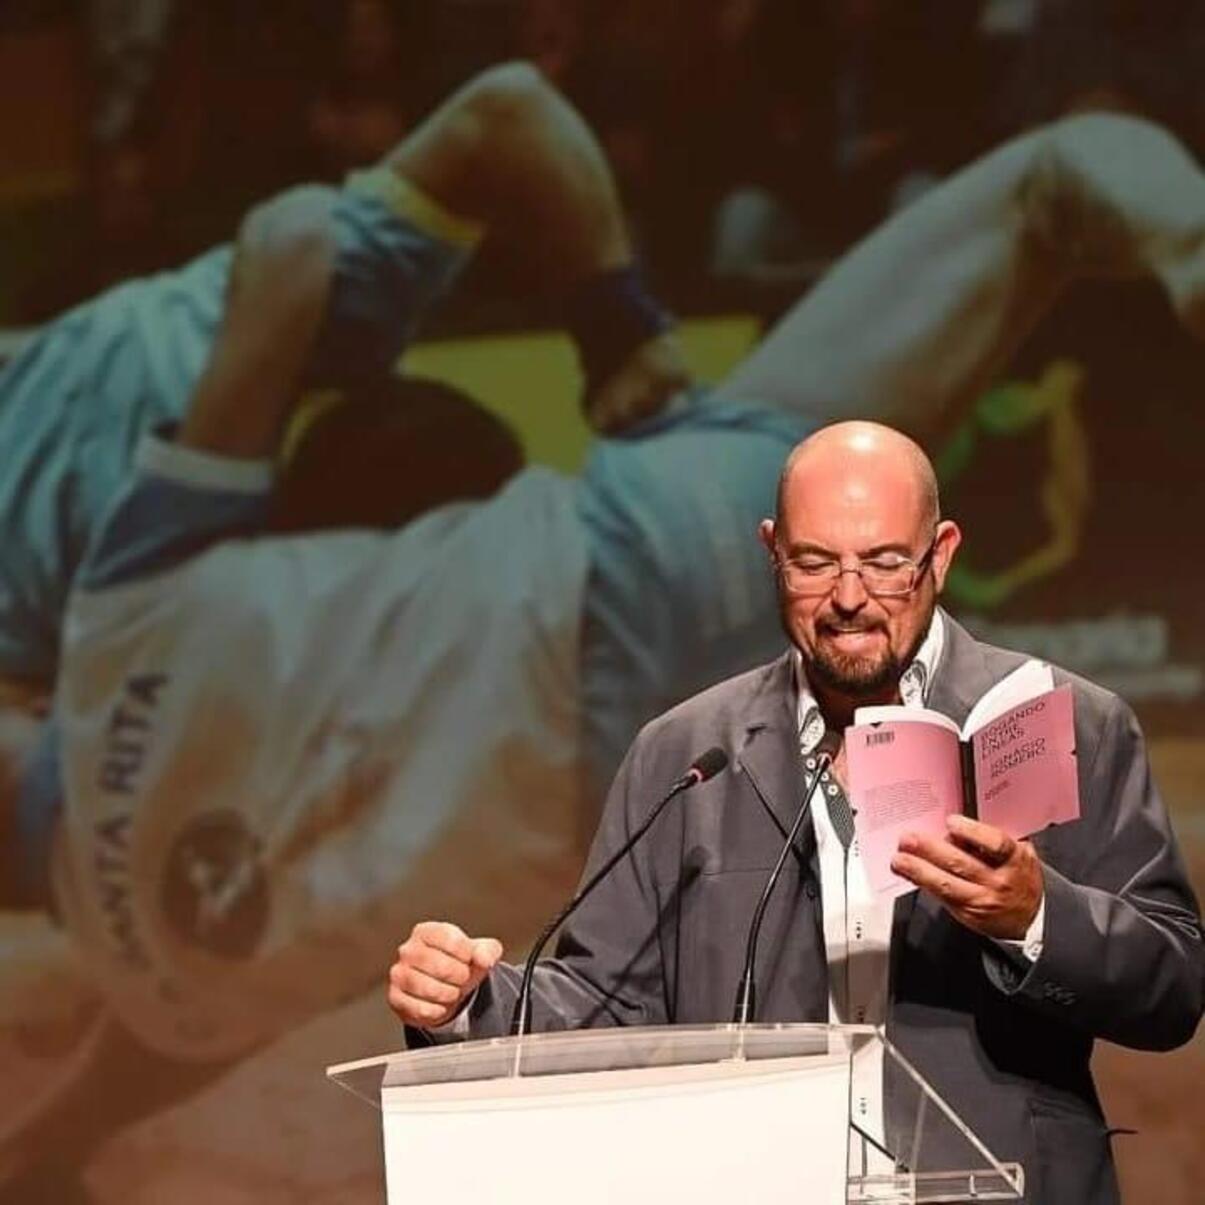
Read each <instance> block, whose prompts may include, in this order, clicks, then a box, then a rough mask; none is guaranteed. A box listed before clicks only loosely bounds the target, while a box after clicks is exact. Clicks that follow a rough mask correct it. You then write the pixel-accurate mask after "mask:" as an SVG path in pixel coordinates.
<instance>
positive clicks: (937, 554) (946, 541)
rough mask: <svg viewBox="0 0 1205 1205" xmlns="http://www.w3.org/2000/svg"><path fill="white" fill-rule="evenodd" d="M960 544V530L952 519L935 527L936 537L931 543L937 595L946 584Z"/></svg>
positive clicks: (944, 520)
mask: <svg viewBox="0 0 1205 1205" xmlns="http://www.w3.org/2000/svg"><path fill="white" fill-rule="evenodd" d="M961 543H962V529H961V528H960V527H959V526H958V524H957V523H955V522H954V520H953V519H943V520H942V521H941V522H940V523H939V524H938V525H937V535H936V537H935V538H934V541H933V580H934V581H935V582H936V583H937V592H938V594H940V593H941V591H942V588H943V587H944V586H945V584H946V574H947V573H949V571H950V565H951V564H952V563H953V561H954V554H955V553H956V552H957V551H958V545H959V544H961Z"/></svg>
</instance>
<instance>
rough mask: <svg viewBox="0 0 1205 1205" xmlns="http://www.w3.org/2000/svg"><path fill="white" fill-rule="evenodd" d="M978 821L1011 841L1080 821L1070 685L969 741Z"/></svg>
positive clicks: (1030, 703) (1001, 719)
mask: <svg viewBox="0 0 1205 1205" xmlns="http://www.w3.org/2000/svg"><path fill="white" fill-rule="evenodd" d="M971 746H972V749H973V751H974V753H973V756H974V763H975V798H976V806H977V807H978V809H979V819H980V820H982V821H983V822H984V824H992V825H995V826H996V827H997V828H1002V829H1003V830H1004V831H1005V832H1006V833H1008V834H1009V835H1010V836H1013V837H1028V836H1029V835H1030V834H1031V833H1036V832H1040V831H1041V830H1042V829H1044V828H1046V827H1047V825H1051V824H1062V823H1064V822H1065V821H1068V820H1078V819H1079V773H1078V769H1077V766H1076V760H1075V716H1074V702H1073V699H1072V694H1071V687H1070V686H1060V687H1059V688H1058V689H1057V690H1052V691H1047V692H1046V693H1045V694H1042V695H1038V696H1037V698H1033V699H1029V700H1027V701H1026V702H1023V703H1021V704H1020V705H1019V706H1017V707H1014V708H1013V709H1012V710H1010V711H1007V712H1005V713H1004V714H1003V715H1001V716H1000V717H999V718H998V719H995V720H992V721H991V722H990V723H988V724H987V725H986V726H984V727H983V728H981V729H980V730H979V731H978V732H977V733H975V734H974V735H973V736H972V738H971Z"/></svg>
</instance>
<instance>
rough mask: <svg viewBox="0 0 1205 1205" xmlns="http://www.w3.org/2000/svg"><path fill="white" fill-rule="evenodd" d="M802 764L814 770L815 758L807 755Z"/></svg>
mask: <svg viewBox="0 0 1205 1205" xmlns="http://www.w3.org/2000/svg"><path fill="white" fill-rule="evenodd" d="M804 764H805V765H806V766H807V768H808V769H809V770H814V769H815V768H816V759H815V758H814V757H809V758H808V759H807V761H806V762H805V763H804Z"/></svg>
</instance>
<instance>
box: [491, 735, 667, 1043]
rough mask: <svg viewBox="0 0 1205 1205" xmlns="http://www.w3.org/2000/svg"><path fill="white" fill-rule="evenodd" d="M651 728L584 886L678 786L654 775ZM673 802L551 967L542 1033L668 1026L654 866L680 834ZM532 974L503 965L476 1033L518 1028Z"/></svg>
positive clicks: (628, 766) (541, 1000) (540, 980)
mask: <svg viewBox="0 0 1205 1205" xmlns="http://www.w3.org/2000/svg"><path fill="white" fill-rule="evenodd" d="M650 743H651V742H650V741H649V739H648V730H647V729H646V730H645V731H644V732H642V733H641V734H640V736H639V737H637V739H636V741H635V742H634V744H633V745H632V748H631V749H630V750H629V752H628V755H627V757H626V758H625V759H624V762H623V765H622V766H621V767H620V769H619V773H618V774H617V775H616V778H615V782H614V784H613V786H612V787H611V791H610V794H609V795H608V797H607V802H606V805H605V807H604V809H603V816H602V820H601V823H600V825H599V829H598V833H597V834H596V836H595V838H594V844H593V846H592V848H591V851H590V857H589V859H588V861H587V864H586V869H585V872H584V874H583V881H584V880H585V879H586V878H588V877H589V876H590V875H591V874H593V873H594V870H595V868H596V867H597V866H599V865H601V864H602V863H603V862H604V861H605V860H606V859H607V858H608V857H610V856H611V854H612V853H613V851H614V850H616V849H618V848H619V847H620V846H621V845H622V844H623V842H624V841H626V840H627V839H628V837H629V835H630V834H631V833H632V832H633V831H634V830H635V829H636V828H637V827H638V826H639V825H640V823H641V822H642V821H643V820H644V819H645V818H646V817H647V816H648V813H649V811H650V809H651V808H652V807H654V806H655V805H656V803H657V802H658V800H659V798H660V797H661V794H662V793H663V792H664V791H665V790H667V789H668V788H669V786H670V783H671V782H672V775H671V779H670V780H669V781H666V782H664V783H663V782H661V781H660V777H659V774H658V772H656V771H653V772H650V771H649V769H648V765H647V763H648V762H649V761H661V760H662V759H661V758H657V757H651V756H649V755H648V753H647V751H648V749H649V746H650ZM680 806H681V804H680V801H675V802H674V803H671V804H670V805H669V807H668V808H667V809H666V811H665V812H664V813H662V815H661V816H659V817H658V818H657V820H656V822H655V823H654V825H653V827H652V828H651V829H650V830H649V832H648V833H647V834H646V835H645V837H644V838H643V840H642V841H641V842H640V844H638V845H637V847H636V848H635V849H634V850H633V851H632V852H631V853H630V854H629V855H628V856H627V857H626V858H624V859H622V860H621V861H620V862H619V864H618V865H617V866H616V867H615V868H614V870H612V872H611V874H610V875H609V876H608V877H607V878H605V879H604V880H603V881H602V882H601V883H600V884H599V885H598V887H597V888H596V889H595V891H594V893H593V894H592V895H591V896H590V897H589V898H588V899H587V900H586V902H585V903H584V904H583V905H582V906H581V908H580V909H579V910H578V912H577V913H575V914H574V916H573V917H571V918H570V920H569V921H568V922H567V923H566V926H565V928H564V930H563V931H562V934H561V938H560V940H559V942H558V943H557V947H556V956H555V957H554V958H550V959H546V960H544V961H542V962H541V963H540V964H539V966H538V968H537V970H536V976H535V981H534V985H533V1000H532V1029H533V1030H553V1029H574V1028H578V1027H582V1026H590V1027H598V1026H606V1025H661V1024H665V1021H666V1005H665V988H664V974H663V971H662V964H661V949H660V939H659V927H660V921H659V917H660V907H659V904H658V894H657V889H656V886H655V883H654V874H653V871H652V864H653V861H654V855H653V853H652V851H653V849H654V847H655V846H656V845H657V844H658V841H659V837H660V838H661V839H662V840H661V844H663V845H664V837H665V834H666V833H667V832H672V831H680V821H678V822H676V819H675V816H674V814H673V813H674V810H675V809H676V808H677V807H680ZM521 978H522V968H521V967H518V966H511V965H506V964H502V965H500V966H498V967H496V968H495V969H494V970H493V972H492V973H491V974H490V976H489V978H488V979H487V980H486V981H485V982H484V983H483V984H482V986H481V988H480V989H479V990H478V992H477V995H476V997H475V998H474V1000H473V1002H472V1004H471V1005H470V1006H469V1021H470V1025H469V1034H468V1036H470V1037H474V1038H481V1037H493V1036H497V1035H500V1034H505V1033H507V1032H508V1031H509V1025H510V1016H511V1012H512V1011H513V1009H514V1005H515V1001H516V999H517V997H518V992H519V983H520V980H521Z"/></svg>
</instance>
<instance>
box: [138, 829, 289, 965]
mask: <svg viewBox="0 0 1205 1205" xmlns="http://www.w3.org/2000/svg"><path fill="white" fill-rule="evenodd" d="M260 853H261V843H260V840H259V838H258V837H257V836H256V835H255V834H254V833H253V832H251V830H250V829H249V828H248V827H247V825H246V822H245V821H244V820H243V818H242V817H241V816H239V815H238V814H237V813H235V812H231V811H217V812H206V813H204V814H203V815H200V816H196V817H194V818H193V819H192V820H190V821H189V823H188V824H187V825H186V826H185V827H184V829H183V830H182V831H181V832H180V833H179V834H178V836H177V837H176V840H175V842H174V844H173V845H172V849H171V853H170V854H169V856H168V859H167V869H166V872H165V875H164V880H163V886H162V892H161V897H160V898H161V904H162V907H163V913H164V916H165V917H166V919H167V921H168V923H169V924H170V926H171V927H172V929H173V931H174V932H175V933H176V935H177V936H178V937H179V938H180V939H181V940H183V941H184V942H186V943H187V944H189V945H192V946H199V947H200V948H201V949H203V950H206V951H208V952H209V953H211V954H216V955H218V956H219V957H223V958H246V957H247V956H248V955H250V954H251V953H252V952H253V951H254V950H255V948H256V946H258V944H259V941H260V938H261V937H262V936H263V933H264V929H265V928H266V927H267V923H268V883H267V878H266V876H265V874H264V869H263V863H262V861H261V858H260Z"/></svg>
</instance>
